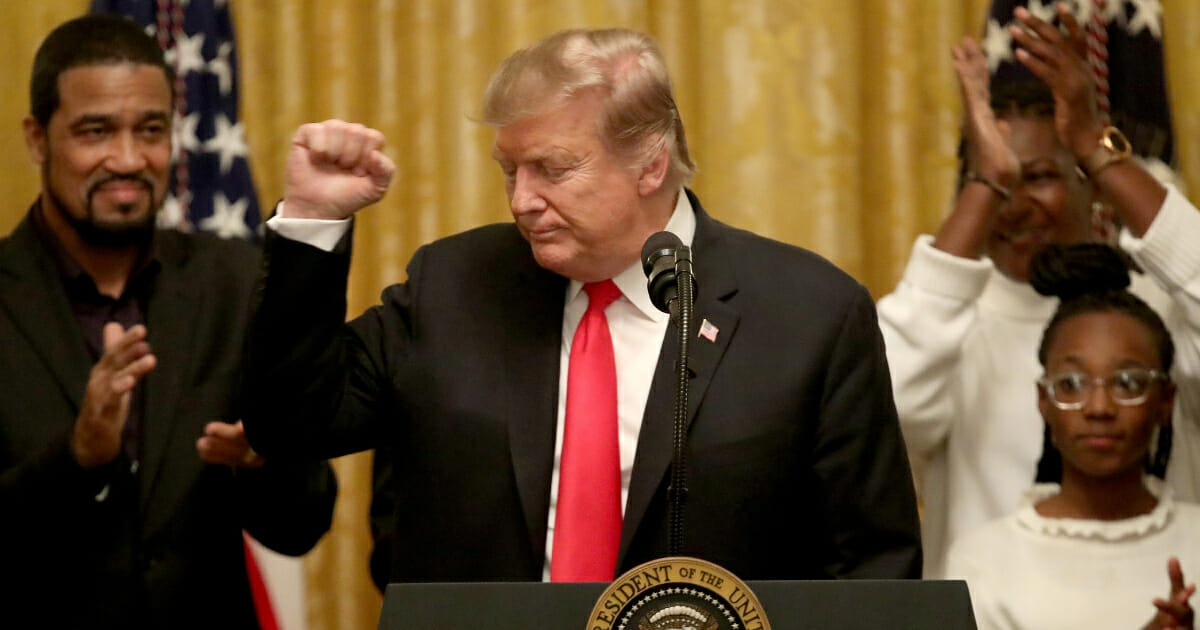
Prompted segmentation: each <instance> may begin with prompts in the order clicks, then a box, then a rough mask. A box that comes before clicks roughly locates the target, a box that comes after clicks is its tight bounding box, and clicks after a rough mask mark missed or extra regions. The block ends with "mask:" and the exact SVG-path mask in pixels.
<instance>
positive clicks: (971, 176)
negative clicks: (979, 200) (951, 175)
mask: <svg viewBox="0 0 1200 630" xmlns="http://www.w3.org/2000/svg"><path fill="white" fill-rule="evenodd" d="M963 181H964V182H967V183H971V182H979V183H980V184H983V185H984V186H987V187H988V188H991V189H992V192H994V193H996V194H997V195H1000V198H1001V199H1003V200H1005V201H1008V200H1009V199H1012V191H1010V190H1009V189H1007V188H1005V187H1004V186H1001V185H1000V184H998V183H997V182H996V180H994V179H992V178H990V177H988V176H986V175H983V174H980V173H977V172H975V171H967V174H966V175H964V176H963Z"/></svg>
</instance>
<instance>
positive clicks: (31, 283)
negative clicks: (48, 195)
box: [0, 216, 93, 420]
mask: <svg viewBox="0 0 1200 630" xmlns="http://www.w3.org/2000/svg"><path fill="white" fill-rule="evenodd" d="M30 221H31V219H30V218H29V216H26V218H25V219H24V220H23V221H22V222H21V224H20V225H18V226H17V229H16V230H14V231H13V233H12V235H11V236H10V237H9V238H8V239H6V240H5V241H4V242H3V244H0V309H3V310H4V311H5V312H6V313H7V314H8V316H9V317H10V318H11V319H12V321H13V323H14V324H15V325H16V327H17V328H19V329H20V330H21V332H22V333H23V334H24V336H25V338H26V339H28V341H29V343H30V345H32V346H33V347H34V348H35V349H36V352H37V354H38V355H39V356H40V357H42V362H43V363H44V364H45V366H46V368H47V369H48V370H49V371H50V372H51V373H52V374H53V375H54V377H55V380H56V381H57V382H58V386H59V388H60V389H61V390H62V393H63V396H64V397H65V398H67V399H68V400H70V401H71V405H72V407H74V408H75V409H76V410H78V409H79V406H80V404H81V402H82V400H83V392H84V389H86V387H87V381H88V377H89V375H90V373H91V369H92V363H93V361H92V357H91V355H90V354H89V353H88V350H87V345H86V344H85V343H84V340H83V333H82V332H80V330H79V322H78V321H77V320H76V319H75V315H74V314H73V313H72V312H71V303H70V301H69V300H67V295H66V292H65V291H64V290H63V286H62V278H61V277H60V276H59V273H58V270H57V267H56V266H55V263H54V260H53V258H51V256H50V254H49V253H48V252H47V251H46V248H45V246H44V245H42V243H41V242H40V241H39V240H38V236H37V233H36V232H35V231H34V228H33V225H32V223H31V222H30ZM64 333H67V334H64ZM72 420H73V418H72Z"/></svg>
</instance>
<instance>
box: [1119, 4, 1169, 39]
mask: <svg viewBox="0 0 1200 630" xmlns="http://www.w3.org/2000/svg"><path fill="white" fill-rule="evenodd" d="M1132 2H1133V10H1134V14H1133V17H1132V18H1130V19H1129V24H1128V25H1126V27H1125V28H1126V30H1128V31H1129V34H1130V35H1138V34H1139V33H1141V32H1142V31H1143V30H1147V31H1150V34H1151V35H1153V36H1154V39H1162V3H1161V2H1160V1H1159V0H1132Z"/></svg>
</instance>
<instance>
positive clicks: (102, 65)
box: [0, 16, 336, 629]
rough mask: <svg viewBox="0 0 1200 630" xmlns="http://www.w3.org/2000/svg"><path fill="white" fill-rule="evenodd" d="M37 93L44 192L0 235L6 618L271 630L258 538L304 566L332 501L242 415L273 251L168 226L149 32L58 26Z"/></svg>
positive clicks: (330, 485) (31, 135)
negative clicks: (252, 325)
mask: <svg viewBox="0 0 1200 630" xmlns="http://www.w3.org/2000/svg"><path fill="white" fill-rule="evenodd" d="M30 92H31V101H32V102H31V113H30V115H29V116H28V117H27V118H26V119H25V121H24V129H25V137H26V141H27V144H28V147H29V150H30V153H31V155H32V156H33V159H34V161H35V162H36V163H38V164H39V165H40V167H41V172H42V190H41V194H40V196H39V198H38V200H37V201H36V202H35V203H34V204H33V206H32V208H31V209H30V211H29V214H28V215H27V216H26V218H25V219H24V220H23V221H22V222H21V224H20V225H19V226H18V227H17V228H16V230H14V231H13V233H12V234H11V235H9V236H8V237H6V238H4V239H3V240H0V384H2V385H0V514H3V517H0V600H2V601H3V602H4V604H3V606H0V625H3V626H5V627H14V628H17V627H21V628H24V627H56V628H82V627H87V628H113V629H116V628H121V629H124V628H216V627H220V628H247V629H249V628H257V627H258V622H257V616H256V613H255V609H254V604H253V600H252V597H251V590H250V584H249V579H248V577H247V572H246V558H245V556H244V542H243V537H242V531H243V529H245V530H247V531H249V532H250V533H251V534H252V535H253V536H255V537H256V538H257V539H258V540H260V541H261V542H263V543H264V544H265V545H267V546H268V547H271V548H273V549H275V550H277V551H280V552H283V553H288V554H296V555H298V554H301V553H304V552H305V551H307V550H308V549H310V548H311V547H312V545H313V544H315V543H316V541H317V540H318V539H319V538H320V536H321V535H322V534H323V533H324V532H325V531H326V530H327V529H328V527H329V524H330V519H331V518H332V508H333V500H334V496H335V494H336V482H335V480H334V479H333V477H332V473H331V471H330V470H329V469H328V466H327V465H326V464H324V463H320V464H304V465H292V464H288V463H286V462H271V461H267V460H264V459H263V458H262V457H261V456H259V455H257V454H256V453H254V451H253V450H252V449H250V447H249V443H248V442H247V441H246V438H245V434H244V432H243V430H242V427H241V423H240V422H238V421H237V420H238V418H240V413H241V403H240V401H239V399H238V396H237V394H238V384H239V379H238V374H239V370H240V367H241V366H240V360H241V349H242V346H243V334H244V331H245V327H246V323H247V322H246V320H247V316H248V310H249V299H250V295H251V293H252V289H253V284H254V278H255V272H256V270H257V268H258V266H259V264H260V256H259V253H258V252H257V251H256V250H255V248H254V247H252V246H251V245H249V244H247V243H244V242H232V241H222V240H220V239H217V238H215V237H212V236H201V235H185V234H181V233H176V232H169V231H160V230H155V228H154V220H155V214H156V212H157V210H158V208H159V206H160V204H161V203H162V200H163V195H164V193H165V191H166V186H167V181H168V174H169V171H168V165H169V163H170V154H171V116H172V90H171V81H170V73H169V71H168V70H167V68H166V66H165V64H164V62H163V56H162V52H161V51H160V50H159V48H158V45H157V43H156V42H155V41H154V40H153V39H152V38H150V37H148V36H147V35H146V34H145V33H143V32H142V30H141V28H140V27H139V26H137V25H136V24H134V23H132V22H129V21H126V20H124V19H122V18H116V17H110V16H89V17H84V18H80V19H77V20H72V21H70V22H67V23H65V24H63V25H62V26H60V27H59V28H57V29H55V31H54V32H52V33H51V34H50V35H49V36H48V37H47V38H46V40H45V41H44V42H43V44H42V46H41V47H40V48H39V50H38V53H37V56H36V58H35V61H34V69H33V80H32V85H31V90H30Z"/></svg>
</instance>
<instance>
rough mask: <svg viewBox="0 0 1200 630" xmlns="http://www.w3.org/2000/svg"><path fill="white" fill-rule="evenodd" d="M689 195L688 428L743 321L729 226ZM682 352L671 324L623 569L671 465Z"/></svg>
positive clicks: (642, 450)
mask: <svg viewBox="0 0 1200 630" xmlns="http://www.w3.org/2000/svg"><path fill="white" fill-rule="evenodd" d="M689 197H690V199H691V202H692V208H693V209H694V210H695V212H696V235H695V238H693V239H692V250H693V253H694V259H695V260H694V268H695V271H696V278H697V284H698V285H699V291H698V293H697V300H696V306H695V309H694V312H695V321H696V323H695V325H694V327H695V329H696V333H694V334H693V336H692V338H691V341H690V343H689V345H688V348H689V352H690V355H691V357H690V361H689V368H690V371H691V373H692V376H691V379H690V383H689V389H688V411H687V425H688V427H690V426H691V424H692V422H693V421H695V419H696V412H697V410H698V409H699V408H700V403H701V402H702V401H703V399H704V395H705V393H706V392H707V391H708V386H709V384H710V383H711V382H712V375H713V372H714V371H715V370H716V368H717V366H718V364H719V363H720V362H721V357H722V356H724V354H725V349H726V348H727V347H729V342H730V340H731V339H733V335H734V332H735V331H736V330H737V326H738V321H739V320H740V314H739V313H738V311H737V309H735V308H734V307H733V306H731V305H730V304H729V303H728V300H729V298H730V297H731V296H733V294H734V293H736V292H737V283H736V282H735V280H734V276H733V271H732V269H731V268H730V266H729V261H728V258H727V256H728V251H727V249H726V247H725V244H724V242H723V239H722V238H721V231H722V230H724V229H726V228H724V226H721V225H720V224H719V223H717V222H716V221H714V220H713V219H711V218H710V217H709V216H708V215H707V214H706V213H705V212H704V210H703V208H701V207H700V202H699V201H698V200H697V199H696V198H695V196H692V195H690V193H689ZM704 321H708V322H709V323H710V324H711V325H712V326H714V327H715V328H716V332H715V335H714V338H713V339H712V340H711V341H710V340H709V339H707V338H704V337H700V336H699V335H698V331H699V328H700V326H701V323H702V322H704ZM678 354H679V329H678V328H677V327H676V326H675V325H674V324H673V323H672V324H670V325H669V326H667V332H666V338H665V339H664V340H663V345H662V352H661V353H660V354H659V357H658V365H657V367H656V368H655V370H654V381H653V383H651V385H650V395H649V398H648V399H647V401H646V413H645V415H644V416H643V418H642V428H641V432H640V433H639V435H638V445H637V454H636V455H635V457H634V463H633V475H632V478H631V479H630V483H629V498H628V500H627V501H626V504H625V520H624V524H623V526H622V531H621V551H620V558H619V560H618V566H623V563H624V557H625V552H626V550H627V549H628V547H629V543H630V541H631V540H632V539H633V535H634V533H635V532H636V531H637V528H638V526H639V525H640V524H641V520H642V517H643V516H644V515H645V514H646V510H647V508H648V507H649V505H650V501H651V500H652V499H653V498H654V495H655V492H656V491H657V490H658V488H659V486H660V485H661V484H662V482H663V478H664V476H665V475H666V474H667V470H668V468H669V467H670V464H671V456H672V442H673V424H674V418H675V387H676V385H675V384H676V381H677V376H676V369H675V363H676V357H677V356H678Z"/></svg>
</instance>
